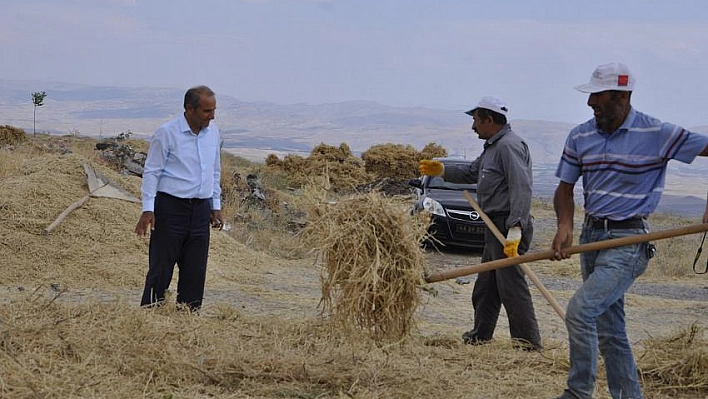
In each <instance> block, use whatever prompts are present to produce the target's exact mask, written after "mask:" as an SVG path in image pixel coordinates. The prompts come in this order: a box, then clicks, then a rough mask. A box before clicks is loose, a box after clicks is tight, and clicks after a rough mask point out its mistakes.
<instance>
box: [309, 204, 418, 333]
mask: <svg viewBox="0 0 708 399" xmlns="http://www.w3.org/2000/svg"><path fill="white" fill-rule="evenodd" d="M426 226H427V224H426V223H424V222H423V221H422V220H420V219H415V218H414V217H413V216H411V215H410V212H409V209H407V208H406V207H404V206H401V205H400V204H399V203H397V202H396V200H395V199H389V198H385V197H383V196H382V195H381V194H379V193H377V192H371V193H368V194H362V195H357V196H354V197H351V198H348V199H344V200H341V201H338V202H335V203H319V204H317V205H315V206H314V207H313V209H312V210H311V211H310V215H309V221H308V226H307V228H306V229H305V231H304V235H305V237H306V239H307V240H308V242H309V243H310V244H311V245H312V247H314V248H315V249H316V250H317V251H318V253H319V254H320V255H321V261H322V263H323V268H322V305H323V310H324V312H325V313H326V314H328V315H329V316H330V320H331V321H332V323H333V325H335V326H338V327H340V328H343V329H345V330H346V329H350V327H358V328H359V329H361V330H362V331H364V332H366V333H368V334H369V335H370V336H371V337H372V338H374V339H376V340H382V339H386V340H389V339H394V340H395V339H400V338H402V337H404V336H406V335H407V334H408V333H409V332H410V330H411V327H412V326H413V315H414V313H415V311H416V308H417V307H418V305H419V302H420V299H419V292H418V290H419V288H420V286H421V285H422V284H423V283H424V282H423V275H424V272H425V267H424V265H425V256H424V253H423V251H422V250H421V248H420V241H421V239H422V238H423V236H424V235H425V230H426Z"/></svg>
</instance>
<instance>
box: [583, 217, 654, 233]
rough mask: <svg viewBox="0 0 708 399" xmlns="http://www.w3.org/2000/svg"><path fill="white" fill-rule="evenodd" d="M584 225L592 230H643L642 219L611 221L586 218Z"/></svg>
mask: <svg viewBox="0 0 708 399" xmlns="http://www.w3.org/2000/svg"><path fill="white" fill-rule="evenodd" d="M585 225H586V226H590V227H592V228H593V229H603V230H622V229H625V230H627V229H642V228H644V218H631V219H624V220H611V219H605V218H594V217H592V216H587V217H586V218H585Z"/></svg>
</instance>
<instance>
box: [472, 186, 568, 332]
mask: <svg viewBox="0 0 708 399" xmlns="http://www.w3.org/2000/svg"><path fill="white" fill-rule="evenodd" d="M462 194H463V195H464V196H465V198H467V202H469V203H470V205H472V208H474V210H475V211H477V213H479V215H480V216H481V217H482V219H483V220H484V223H486V224H487V227H488V228H489V230H490V231H491V232H492V233H493V234H494V236H495V237H496V238H497V240H499V243H500V244H501V245H502V246H503V245H504V243H505V242H506V238H505V237H504V235H502V233H501V231H499V229H498V228H497V226H496V225H494V222H492V220H491V219H490V218H489V216H487V214H486V213H484V211H482V207H480V206H479V204H478V203H477V201H475V200H474V198H473V197H472V195H470V193H469V192H467V191H466V190H465V191H463V192H462ZM517 258H518V257H517ZM517 258H512V259H517ZM519 267H521V270H522V271H523V272H524V274H525V275H527V276H528V278H529V279H530V280H531V281H532V282H533V283H534V285H535V286H536V288H538V290H539V291H541V294H542V295H543V297H544V298H546V300H547V301H548V303H549V304H550V305H551V307H552V308H553V310H555V311H556V313H558V316H560V318H561V319H562V320H565V311H564V310H563V308H562V307H561V306H560V304H558V301H556V299H555V298H554V297H553V295H552V294H551V292H550V291H548V290H547V289H546V287H545V286H544V285H543V283H542V282H541V280H539V278H538V277H537V276H536V274H535V273H534V272H533V270H531V268H530V267H528V265H526V264H524V263H519Z"/></svg>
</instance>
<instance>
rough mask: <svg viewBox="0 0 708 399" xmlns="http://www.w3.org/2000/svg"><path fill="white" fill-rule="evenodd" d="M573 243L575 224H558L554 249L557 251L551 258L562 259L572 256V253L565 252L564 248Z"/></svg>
mask: <svg viewBox="0 0 708 399" xmlns="http://www.w3.org/2000/svg"><path fill="white" fill-rule="evenodd" d="M571 245H573V226H569V227H568V226H563V225H560V226H558V231H557V232H556V236H555V237H554V238H553V248H552V249H553V250H554V251H555V252H556V253H555V256H554V257H553V259H551V260H562V259H568V258H570V254H567V253H564V252H563V248H567V247H569V246H571Z"/></svg>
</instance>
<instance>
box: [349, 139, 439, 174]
mask: <svg viewBox="0 0 708 399" xmlns="http://www.w3.org/2000/svg"><path fill="white" fill-rule="evenodd" d="M445 155H447V151H446V150H445V149H444V148H442V147H440V146H438V145H437V144H434V143H430V144H428V145H427V146H425V148H423V151H421V152H418V151H417V150H416V149H415V148H413V147H412V146H410V145H403V144H391V143H388V144H379V145H375V146H372V147H371V148H369V149H368V150H366V151H364V152H363V153H362V154H361V159H362V160H364V164H365V168H366V171H367V172H368V173H370V174H371V175H372V176H374V177H375V178H377V179H382V178H386V177H389V178H392V179H397V180H401V179H411V178H413V177H416V176H418V174H419V173H418V163H419V162H420V160H421V159H429V158H435V157H440V156H445Z"/></svg>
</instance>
